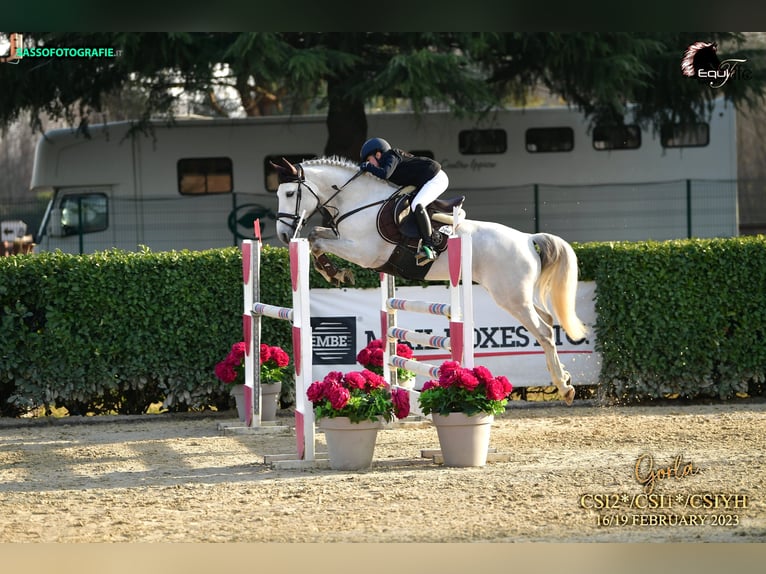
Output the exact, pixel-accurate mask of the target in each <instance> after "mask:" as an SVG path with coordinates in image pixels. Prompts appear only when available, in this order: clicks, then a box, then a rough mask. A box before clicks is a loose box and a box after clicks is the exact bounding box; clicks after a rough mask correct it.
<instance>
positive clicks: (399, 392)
mask: <svg viewBox="0 0 766 574" xmlns="http://www.w3.org/2000/svg"><path fill="white" fill-rule="evenodd" d="M391 400H392V401H393V403H394V414H395V415H396V418H398V419H403V418H405V417H406V416H407V415H409V414H410V393H408V392H407V391H406V390H405V389H402V388H400V387H396V388H395V389H394V390H393V391H391Z"/></svg>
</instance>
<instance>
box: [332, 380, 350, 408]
mask: <svg viewBox="0 0 766 574" xmlns="http://www.w3.org/2000/svg"><path fill="white" fill-rule="evenodd" d="M327 395H328V396H327V398H328V399H330V404H331V405H332V408H334V409H337V410H340V409H342V408H343V407H345V406H346V405H347V404H348V399H350V398H351V393H350V392H349V390H348V389H347V388H346V387H342V386H340V385H333V386H332V387H330V389H329V391H328V393H327Z"/></svg>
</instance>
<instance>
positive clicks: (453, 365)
mask: <svg viewBox="0 0 766 574" xmlns="http://www.w3.org/2000/svg"><path fill="white" fill-rule="evenodd" d="M460 369H461V367H460V363H458V362H457V361H444V362H443V363H442V366H441V367H440V368H439V385H440V386H442V387H450V386H452V385H453V384H455V382H456V381H457V378H458V375H459V374H460Z"/></svg>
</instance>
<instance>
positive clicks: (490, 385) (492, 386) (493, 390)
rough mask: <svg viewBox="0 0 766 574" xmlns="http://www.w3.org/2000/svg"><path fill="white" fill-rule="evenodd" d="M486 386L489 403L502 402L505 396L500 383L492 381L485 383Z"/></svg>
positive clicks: (495, 380)
mask: <svg viewBox="0 0 766 574" xmlns="http://www.w3.org/2000/svg"><path fill="white" fill-rule="evenodd" d="M485 384H486V385H487V398H488V399H489V400H490V401H502V400H503V399H504V398H505V396H506V393H505V388H504V387H503V383H502V381H499V380H497V379H492V380H490V381H488V382H487V383H485Z"/></svg>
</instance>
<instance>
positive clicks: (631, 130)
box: [593, 125, 641, 151]
mask: <svg viewBox="0 0 766 574" xmlns="http://www.w3.org/2000/svg"><path fill="white" fill-rule="evenodd" d="M640 147H641V128H639V127H638V126H636V125H629V126H598V127H595V128H593V149H596V150H598V151H607V150H613V149H638V148H640Z"/></svg>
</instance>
